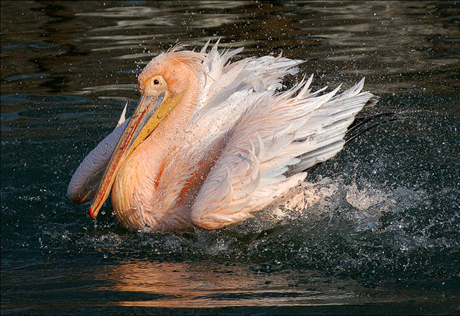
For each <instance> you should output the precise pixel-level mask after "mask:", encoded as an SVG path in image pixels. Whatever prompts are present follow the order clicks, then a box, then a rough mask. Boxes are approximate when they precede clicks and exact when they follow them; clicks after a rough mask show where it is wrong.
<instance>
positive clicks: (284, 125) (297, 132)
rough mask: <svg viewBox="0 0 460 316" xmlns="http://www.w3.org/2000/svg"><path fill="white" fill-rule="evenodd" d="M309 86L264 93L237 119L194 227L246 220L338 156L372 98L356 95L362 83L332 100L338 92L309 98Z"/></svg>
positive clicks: (197, 207) (195, 211) (196, 208)
mask: <svg viewBox="0 0 460 316" xmlns="http://www.w3.org/2000/svg"><path fill="white" fill-rule="evenodd" d="M311 81H312V78H310V79H309V80H308V82H307V83H305V84H304V83H300V84H299V85H298V86H297V87H296V88H294V89H293V90H290V91H288V92H285V93H283V94H280V95H277V96H272V95H271V94H269V93H266V94H265V95H263V96H262V97H260V98H259V100H258V101H257V102H256V103H255V104H254V105H253V106H252V107H251V108H249V109H248V110H247V111H246V112H245V113H244V114H243V115H241V117H240V119H239V120H238V121H237V122H236V123H235V124H234V126H233V127H232V128H231V130H230V132H229V134H228V141H227V144H226V146H225V148H224V150H223V151H222V154H221V156H220V157H219V159H218V160H217V161H216V163H215V165H214V167H213V168H212V170H211V171H210V173H209V174H208V176H207V178H206V180H205V182H204V183H203V185H202V187H201V189H200V191H199V192H198V195H197V197H196V199H195V202H194V205H193V206H192V213H191V219H192V222H193V224H194V225H196V226H198V227H201V228H204V229H217V228H220V227H224V226H227V225H230V224H232V223H235V222H239V221H242V220H244V219H246V218H248V217H250V216H251V212H252V211H255V210H259V209H261V208H263V207H265V206H268V205H269V204H270V203H272V202H273V201H274V200H275V199H276V198H277V197H278V196H280V195H283V194H285V193H287V192H288V191H289V190H290V189H291V188H293V187H294V186H296V185H297V184H298V183H299V181H303V180H304V178H305V177H306V173H305V172H300V171H302V170H304V168H308V167H310V166H311V164H312V163H317V162H320V161H324V160H326V159H328V158H330V157H332V156H334V155H335V154H336V153H337V152H338V151H340V149H341V148H342V146H343V137H344V135H345V132H346V128H347V126H348V125H349V124H351V123H352V121H353V119H354V116H355V115H356V113H357V112H358V111H359V110H360V109H361V108H362V107H363V106H364V105H365V104H366V102H367V101H368V100H369V98H371V97H372V95H371V94H370V93H360V91H361V88H362V83H363V82H360V83H359V84H357V85H356V86H355V87H353V88H351V89H350V90H347V91H345V92H344V93H342V94H340V95H338V96H335V97H334V95H335V94H336V93H337V91H338V88H337V89H336V90H334V91H332V92H330V93H327V94H324V95H319V94H318V92H315V93H311V92H310V89H309V86H310V84H311ZM299 90H301V91H300V92H299ZM297 92H298V94H297V96H295V97H293V95H294V94H295V93H297ZM329 116H331V118H329ZM299 168H300V169H299ZM292 170H296V171H299V172H300V173H297V174H294V173H293V172H292Z"/></svg>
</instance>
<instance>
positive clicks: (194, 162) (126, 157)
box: [68, 44, 373, 231]
mask: <svg viewBox="0 0 460 316" xmlns="http://www.w3.org/2000/svg"><path fill="white" fill-rule="evenodd" d="M207 49H208V47H207V45H206V46H205V47H204V48H203V50H202V51H201V52H200V53H198V52H192V51H181V50H179V49H173V50H171V51H169V52H167V53H164V54H161V55H159V56H158V57H156V58H154V59H153V60H152V61H151V62H150V63H149V64H148V65H147V66H146V67H145V69H144V70H143V71H142V73H141V74H140V76H139V86H140V91H141V94H142V98H141V101H140V103H139V107H138V110H137V111H136V112H135V114H134V115H133V117H132V118H131V119H129V120H124V117H123V116H122V118H121V119H120V122H119V126H118V127H117V128H116V129H115V130H114V131H113V132H112V133H111V134H109V135H108V136H107V137H106V138H105V139H104V140H103V141H102V142H101V143H100V144H99V145H98V146H97V147H96V148H95V149H94V150H93V151H92V152H91V153H90V154H89V155H88V156H87V157H86V158H85V160H84V161H83V162H82V163H81V165H80V167H79V168H78V169H77V171H76V172H75V174H74V176H73V178H72V180H71V182H70V184H69V189H68V195H69V197H70V198H71V199H73V200H75V201H77V202H80V203H83V202H86V201H89V200H91V199H93V198H94V201H93V205H92V207H91V210H90V213H91V215H92V216H93V217H95V216H96V215H97V212H98V210H99V208H100V207H101V206H102V204H103V203H104V201H105V199H106V198H107V196H108V194H109V193H111V196H112V205H113V208H114V210H115V214H116V216H117V218H118V220H119V221H120V222H121V223H122V224H123V225H124V226H126V227H129V228H131V229H134V230H140V231H165V230H172V229H180V228H184V227H190V226H196V227H200V228H203V229H208V230H212V229H218V228H221V227H224V226H227V225H230V224H233V223H237V222H240V221H242V220H244V219H246V218H248V217H250V216H251V214H252V213H253V212H255V211H258V210H261V209H263V208H264V207H266V206H268V205H270V204H271V203H272V202H274V200H275V199H276V198H277V197H281V196H283V195H285V194H286V193H288V192H289V191H290V190H291V189H292V188H293V187H295V186H296V185H298V183H299V182H301V181H303V180H304V179H305V177H306V175H307V174H306V172H305V170H307V169H308V168H310V167H312V166H314V165H315V164H317V163H318V162H322V161H325V160H327V159H329V158H331V157H333V156H334V155H335V154H336V153H337V152H339V151H340V150H341V149H342V147H343V144H344V140H343V138H344V135H345V133H346V131H347V127H348V126H349V125H350V124H351V123H352V122H353V120H354V118H355V115H356V113H358V112H359V111H360V110H361V109H362V108H363V106H364V105H365V104H366V103H367V102H368V101H369V100H371V99H372V98H373V95H372V94H370V93H368V92H361V89H362V86H363V81H361V82H360V83H359V84H357V85H356V86H355V87H353V88H351V89H350V90H347V91H345V92H343V93H342V94H338V95H336V93H337V91H338V88H337V89H336V90H335V91H333V92H330V93H327V94H323V95H319V91H318V92H315V93H311V92H310V90H309V85H310V83H311V80H312V78H310V79H309V80H308V81H307V82H304V81H302V82H300V83H299V84H298V85H297V86H296V87H294V88H293V89H291V90H289V91H286V92H283V93H281V92H279V91H278V90H279V89H280V88H281V87H282V86H281V81H280V80H281V78H282V77H283V76H285V75H287V74H295V73H296V72H297V69H296V66H297V65H298V64H300V63H301V61H297V60H290V59H286V58H282V57H269V56H267V57H262V58H250V59H243V60H240V61H238V62H235V63H229V59H230V58H231V57H233V56H234V55H235V54H237V53H238V52H240V51H241V49H237V50H234V51H227V52H224V53H219V52H218V50H217V44H216V45H215V46H214V47H213V48H212V49H210V51H209V52H207Z"/></svg>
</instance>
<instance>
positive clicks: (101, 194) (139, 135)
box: [89, 90, 184, 218]
mask: <svg viewBox="0 0 460 316" xmlns="http://www.w3.org/2000/svg"><path fill="white" fill-rule="evenodd" d="M183 94H184V92H181V93H178V94H174V95H172V94H170V93H169V92H168V91H167V90H166V91H164V92H162V93H161V94H159V95H157V96H155V97H152V96H149V95H143V96H142V97H141V99H140V100H139V103H138V105H137V108H136V111H135V113H134V114H133V116H132V118H131V121H130V122H129V123H128V126H127V127H126V129H125V131H124V132H123V134H122V135H121V137H120V140H119V141H118V144H117V146H116V147H115V150H114V151H113V154H112V157H111V158H110V161H109V163H108V165H107V168H106V169H105V172H104V175H103V177H102V180H101V183H100V184H99V187H98V189H97V193H96V195H95V197H94V200H93V203H92V204H91V207H90V209H89V214H90V215H91V217H92V218H96V216H97V214H98V213H99V210H100V209H101V207H102V205H103V204H104V202H105V201H106V200H107V198H108V196H109V194H110V191H111V190H112V185H113V182H114V181H115V177H116V175H117V173H118V170H119V169H120V167H121V166H122V165H123V162H124V161H125V160H126V158H127V157H128V156H129V155H130V154H131V153H132V152H133V151H134V149H136V147H137V146H139V144H140V143H142V142H143V141H144V140H145V139H146V138H147V137H148V136H149V135H150V134H151V133H152V132H153V131H154V130H155V129H156V128H157V127H158V125H159V124H160V123H161V121H163V120H164V118H165V117H166V116H167V115H168V114H169V113H171V111H172V110H173V109H174V108H175V107H176V105H177V104H178V103H179V102H180V100H181V99H182V96H183Z"/></svg>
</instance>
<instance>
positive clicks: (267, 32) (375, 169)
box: [1, 1, 460, 314]
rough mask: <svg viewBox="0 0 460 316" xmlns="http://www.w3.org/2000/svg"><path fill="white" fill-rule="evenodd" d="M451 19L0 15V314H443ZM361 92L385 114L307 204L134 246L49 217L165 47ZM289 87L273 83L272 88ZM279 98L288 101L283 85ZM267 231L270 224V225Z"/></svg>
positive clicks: (340, 13)
mask: <svg viewBox="0 0 460 316" xmlns="http://www.w3.org/2000/svg"><path fill="white" fill-rule="evenodd" d="M459 9H460V5H459V3H458V2H455V1H442V2H433V1H428V2H425V1H417V2H413V1H408V2H404V1H398V2H393V1H388V2H385V1H382V2H371V3H369V2H362V3H361V2H359V3H347V2H345V3H341V2H335V3H309V2H302V3H284V2H270V3H266V2H251V1H247V2H236V1H234V2H231V1H224V2H219V1H203V2H161V3H155V2H144V1H109V2H102V1H97V2H70V1H69V2H21V3H20V4H18V2H13V1H10V2H8V1H2V2H1V23H2V24H1V29H2V30H1V36H2V42H1V45H2V46H1V47H2V48H1V55H2V66H1V71H2V72H1V95H2V99H1V128H2V134H1V146H2V147H1V206H2V218H1V239H2V241H1V245H2V246H1V252H2V255H1V292H2V298H1V308H2V314H64V313H65V314H69V313H70V314H76V313H79V314H82V313H83V314H96V313H104V314H122V313H123V314H126V313H137V314H144V313H170V312H178V313H182V314H196V313H198V314H200V313H201V314H207V313H224V314H241V313H244V314H247V313H251V314H273V313H284V314H305V313H310V314H391V313H406V314H458V313H460V269H459V266H460V262H459V261H460V259H459V258H460V233H459V232H460V198H459V196H460V194H459V193H460V177H459V174H460V172H459V167H460V158H459V152H460V150H459V149H460V123H459V122H460V121H459V119H460V97H459V92H460V89H459V83H460V76H459V73H460V63H459V59H460V46H459V41H460V28H459V22H458V21H459V11H460V10H459ZM218 38H221V41H222V46H223V47H229V48H231V47H238V46H245V50H244V52H243V53H242V55H241V56H242V57H245V56H252V55H256V56H262V55H266V54H276V55H277V54H279V53H283V55H284V56H286V57H290V58H298V59H304V60H306V61H307V62H306V63H305V64H304V65H302V67H301V68H302V72H304V73H307V74H311V73H314V74H315V81H314V85H315V87H320V86H324V85H328V86H330V87H335V86H336V85H338V84H339V83H341V82H343V83H344V87H349V86H351V84H353V83H354V82H356V81H358V80H359V79H360V78H361V77H363V76H365V77H366V89H367V90H369V91H372V92H373V93H375V94H378V95H380V97H381V99H380V102H379V103H378V105H377V106H376V107H375V108H372V109H368V110H366V112H365V113H363V115H364V116H368V115H372V114H376V113H386V112H396V113H397V115H396V118H397V120H395V121H390V122H386V123H383V124H381V125H380V126H378V127H376V128H374V129H372V130H371V131H369V132H367V133H365V134H363V135H361V136H360V137H358V138H357V139H355V140H353V141H351V142H350V143H349V144H348V145H347V147H346V149H345V150H343V151H342V152H341V153H340V154H339V155H338V156H337V157H335V158H334V159H332V160H330V161H328V162H326V163H324V164H322V165H321V166H320V167H319V168H317V169H316V170H315V171H314V172H313V173H312V174H311V175H310V176H309V177H308V181H307V183H306V184H304V186H305V187H307V188H308V196H306V197H303V195H301V196H296V195H294V196H292V197H290V200H289V204H288V207H291V208H294V206H295V205H297V206H298V207H302V209H303V208H304V206H305V205H306V209H305V210H304V211H303V212H299V211H295V210H289V209H283V212H281V211H279V212H278V213H277V212H273V211H270V210H267V211H266V212H265V213H262V214H261V215H260V216H258V217H257V218H255V219H252V220H249V221H247V222H245V223H243V224H242V225H240V226H237V227H231V228H226V229H223V230H220V231H214V232H204V231H199V230H197V231H195V232H188V233H182V234H181V233H170V234H138V233H132V232H128V231H126V230H124V229H122V228H120V227H119V226H118V224H117V222H116V220H115V218H114V217H113V216H112V214H111V207H110V204H109V203H107V204H106V205H105V206H104V208H103V209H102V213H103V214H101V215H100V216H99V217H98V220H97V221H96V222H94V221H93V220H92V219H91V218H90V217H89V216H88V213H87V212H88V205H76V204H74V203H72V202H71V201H69V200H67V198H66V188H67V184H68V182H69V180H70V177H71V175H72V173H73V172H74V170H75V169H76V167H77V166H78V164H79V162H80V161H81V160H82V159H83V157H84V156H85V155H86V154H87V153H88V152H89V151H90V150H91V149H92V148H93V147H94V146H95V145H96V144H97V143H98V141H99V140H101V139H102V137H103V135H105V134H107V133H108V132H109V131H111V130H112V129H113V127H114V126H115V124H116V122H117V119H118V117H119V115H120V113H121V110H122V107H123V106H124V104H125V103H126V102H129V104H130V105H131V107H132V106H133V105H134V104H135V102H136V100H137V98H138V92H137V90H136V89H137V87H136V84H135V83H136V74H137V73H139V71H140V69H142V67H143V66H144V65H145V64H146V63H147V62H148V61H149V60H150V59H151V57H152V56H154V55H156V54H158V53H159V52H162V51H164V50H166V49H168V48H170V47H171V46H172V45H174V44H175V43H177V42H181V43H187V44H190V45H191V46H192V47H198V48H200V47H201V46H202V45H203V44H204V43H205V42H206V41H208V40H209V39H211V40H216V39H218ZM299 79H300V78H297V77H296V78H289V79H288V83H287V84H288V85H289V83H292V82H295V81H296V80H299ZM289 80H290V82H289ZM273 214H275V215H273Z"/></svg>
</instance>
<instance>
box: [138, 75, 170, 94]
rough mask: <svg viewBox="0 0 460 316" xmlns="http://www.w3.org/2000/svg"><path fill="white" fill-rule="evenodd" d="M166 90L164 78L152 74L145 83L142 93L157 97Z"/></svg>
mask: <svg viewBox="0 0 460 316" xmlns="http://www.w3.org/2000/svg"><path fill="white" fill-rule="evenodd" d="M166 90H168V84H167V83H166V80H165V79H164V78H163V77H162V76H154V77H152V78H150V79H149V80H147V82H146V83H145V85H144V91H143V92H144V93H143V94H146V95H149V96H152V97H157V96H159V95H160V94H162V93H163V92H165V91H166Z"/></svg>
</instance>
